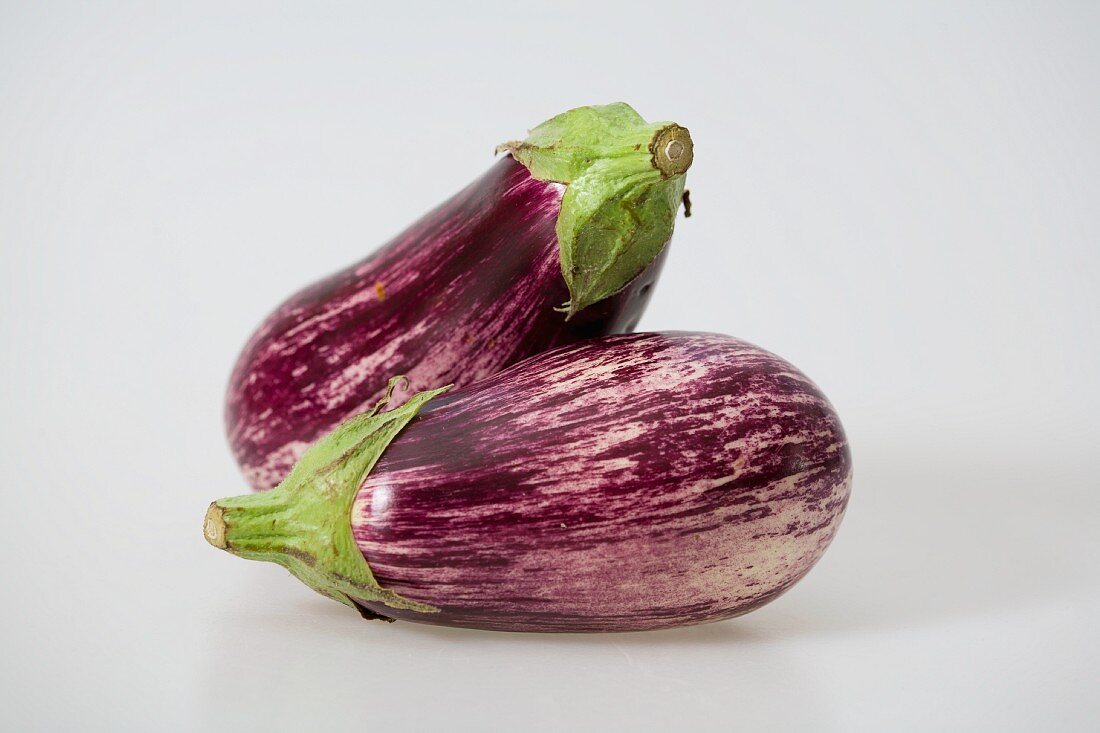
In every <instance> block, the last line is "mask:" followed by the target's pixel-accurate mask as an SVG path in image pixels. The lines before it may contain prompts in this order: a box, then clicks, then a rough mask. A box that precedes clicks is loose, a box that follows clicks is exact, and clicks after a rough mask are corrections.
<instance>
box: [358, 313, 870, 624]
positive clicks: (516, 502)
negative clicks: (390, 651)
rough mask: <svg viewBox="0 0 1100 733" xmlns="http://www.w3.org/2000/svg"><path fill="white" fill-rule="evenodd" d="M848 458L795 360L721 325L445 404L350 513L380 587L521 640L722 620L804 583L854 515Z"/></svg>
mask: <svg viewBox="0 0 1100 733" xmlns="http://www.w3.org/2000/svg"><path fill="white" fill-rule="evenodd" d="M850 485H851V457H850V454H849V450H848V442H847V439H846V438H845V435H844V431H843V428H842V427H841V424H840V420H839V419H838V417H837V415H836V413H835V412H834V410H833V408H832V406H831V405H830V404H829V402H828V400H827V399H826V398H825V396H824V395H823V394H822V393H821V392H820V390H819V389H818V388H817V387H816V386H815V385H814V384H813V383H812V382H811V381H810V380H809V379H807V378H806V377H805V376H804V375H803V374H802V373H800V372H799V371H798V370H797V369H795V368H794V367H793V366H791V364H789V363H787V362H786V361H784V360H783V359H780V358H779V357H777V356H775V355H773V354H771V353H769V352H767V351H764V350H762V349H759V348H757V347H755V346H753V345H751V344H748V343H746V342H744V341H740V340H737V339H734V338H731V337H728V336H721V335H715V334H705V333H643V334H634V335H620V336H611V337H607V338H602V339H595V340H591V341H586V342H582V343H578V344H574V345H570V346H565V347H562V348H560V349H557V350H554V351H551V352H546V353H543V354H540V355H538V356H535V357H533V358H530V359H528V360H526V361H524V362H522V363H520V364H517V365H515V366H513V367H511V368H510V369H507V370H505V371H503V372H501V373H499V374H497V375H496V376H493V377H490V378H488V379H485V380H483V381H480V382H478V383H477V384H475V385H473V386H470V387H468V388H466V389H463V390H456V391H454V392H452V393H449V394H444V395H442V396H440V397H436V398H434V399H432V400H431V401H430V402H429V403H428V404H427V405H426V406H425V407H424V408H423V410H422V411H421V413H420V415H419V416H418V417H416V418H414V419H413V421H412V422H411V423H409V424H408V426H407V427H405V429H404V431H403V432H402V433H400V434H399V435H398V436H397V438H396V439H395V440H394V441H393V442H392V443H391V444H390V445H389V447H388V448H386V450H385V451H384V452H383V454H382V456H381V458H380V460H379V461H378V463H377V464H376V465H375V466H374V468H373V470H371V472H370V473H369V475H368V476H367V477H366V479H365V480H364V481H363V483H362V484H361V486H360V488H359V491H358V493H357V494H356V498H355V501H354V504H353V505H352V511H351V523H352V531H353V534H354V537H355V541H356V543H357V545H358V547H359V549H360V551H361V552H362V554H363V556H364V558H366V560H367V563H368V564H369V565H370V568H371V570H372V571H373V573H374V577H375V578H376V579H377V581H378V583H379V585H380V586H381V587H383V588H385V589H386V590H387V591H393V592H396V593H398V594H399V595H401V596H403V597H405V598H407V599H411V600H413V601H418V602H422V603H426V604H429V605H431V606H435V607H437V608H439V609H440V610H439V611H438V612H435V613H428V612H419V611H411V610H403V609H398V608H392V607H390V606H388V605H385V604H383V603H380V602H363V603H360V604H358V605H360V610H361V611H362V612H364V614H366V615H371V614H377V616H382V617H387V618H396V619H405V620H409V621H416V622H423V623H429V624H438V625H445V626H463V627H474V628H481V629H496V630H510V631H637V630H643V629H659V628H665V627H672V626H681V625H686V624H695V623H703V622H709V621H717V620H719V619H725V618H730V617H733V616H738V615H740V614H743V613H746V612H748V611H751V610H753V609H755V608H758V607H760V606H762V605H764V604H765V603H768V602H769V601H772V600H774V599H775V598H776V597H778V596H779V595H780V594H781V593H783V592H784V591H786V590H787V589H788V588H790V587H791V586H792V585H793V584H794V583H795V582H796V581H798V580H799V579H800V578H801V577H802V576H804V575H805V574H806V572H807V571H809V570H810V568H811V567H812V566H813V565H814V564H815V563H816V562H817V560H818V559H819V558H820V557H821V555H822V553H823V552H824V551H825V549H826V547H827V546H828V545H829V543H830V541H831V540H832V538H833V536H834V534H835V533H836V530H837V527H838V525H839V523H840V521H841V518H842V516H843V514H844V510H845V507H846V505H847V502H848V495H849V490H850Z"/></svg>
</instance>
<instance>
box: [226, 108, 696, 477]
mask: <svg viewBox="0 0 1100 733" xmlns="http://www.w3.org/2000/svg"><path fill="white" fill-rule="evenodd" d="M499 150H500V151H502V152H506V153H508V155H507V156H506V157H505V158H504V159H502V160H500V161H499V162H498V163H497V164H496V165H494V166H493V167H492V168H490V170H489V171H488V172H487V173H486V174H485V175H484V176H482V177H481V178H479V179H478V180H476V181H474V183H472V184H471V185H470V186H468V187H467V188H466V189H464V190H463V191H461V192H459V193H458V194H457V195H456V196H455V197H454V198H452V199H450V200H449V201H447V202H446V203H444V204H443V205H442V206H440V207H439V208H438V209H436V210H435V211H433V212H431V213H429V214H428V215H426V216H425V217H424V218H422V219H421V220H420V221H418V222H416V223H415V224H413V225H412V226H411V227H410V228H409V229H407V230H406V231H405V232H404V233H402V234H400V235H398V236H397V237H396V238H395V239H394V240H392V241H391V242H389V243H388V244H386V245H385V246H383V247H382V248H381V249H379V250H378V251H376V252H375V253H374V254H372V255H370V256H369V257H367V258H366V259H364V260H363V261H361V262H358V263H356V264H354V265H352V266H351V267H348V268H347V269H345V270H342V271H340V272H338V273H336V274H334V275H332V276H330V277H328V278H325V279H324V280H322V281H320V282H318V283H316V284H314V285H311V286H309V287H307V288H306V289H304V290H302V291H301V292H299V293H298V294H296V295H294V296H293V297H291V298H290V299H289V300H287V301H286V302H285V303H283V304H282V305H281V306H279V307H278V308H277V309H276V310H275V311H274V313H272V314H271V315H270V316H269V317H268V318H267V320H266V321H264V323H263V324H262V325H261V326H260V328H259V329H258V330H257V331H256V332H255V333H254V334H253V336H252V337H251V339H250V340H249V341H248V343H247V345H246V346H245V348H244V350H243V352H242V353H241V355H240V356H239V358H238V360H237V363H236V366H235V368H234V370H233V374H232V377H231V378H230V382H229V388H228V392H227V396H226V412H225V415H226V432H227V434H228V438H229V443H230V445H231V447H232V449H233V453H234V455H235V456H236V458H237V461H238V462H239V463H240V465H241V468H242V471H243V473H244V475H245V478H246V479H247V481H248V482H249V483H250V484H251V485H252V487H253V488H255V489H268V488H271V487H272V486H275V485H276V484H277V483H279V481H280V480H281V479H282V478H283V477H284V476H285V475H286V473H287V472H288V471H289V470H290V468H291V466H293V465H294V462H295V461H296V460H297V459H298V458H299V457H300V456H301V454H302V453H303V452H304V450H305V449H306V447H307V446H308V445H309V444H310V443H311V442H313V441H314V440H315V439H317V438H318V437H320V436H321V435H323V434H325V433H327V432H328V431H330V430H331V429H332V428H334V427H335V426H336V425H337V424H338V423H339V422H340V421H341V420H343V419H344V418H347V417H348V416H350V415H354V414H356V413H358V412H360V411H362V410H363V409H364V408H366V407H369V406H370V405H371V404H373V403H374V402H375V401H376V400H378V399H379V398H380V397H381V395H382V394H383V392H384V391H385V387H386V379H387V377H389V376H390V375H392V374H404V375H406V376H407V377H408V380H409V382H410V383H411V385H412V387H413V388H414V389H416V390H425V389H432V388H435V387H439V386H441V385H444V384H456V385H459V386H461V385H465V384H469V383H472V382H474V381H477V380H478V379H482V378H484V377H487V376H489V375H491V374H495V373H496V372H498V371H500V370H501V369H503V368H504V367H506V366H508V365H510V364H513V363H515V362H517V361H519V360H521V359H523V358H525V357H527V356H530V355H532V354H536V353H538V352H540V351H545V350H546V349H548V348H551V347H553V346H556V345H559V344H565V343H570V342H573V341H577V340H579V339H582V338H589V337H593V336H600V335H604V334H608V333H620V332H623V331H633V330H634V327H635V325H636V324H637V321H638V319H639V318H640V317H641V314H642V311H643V309H644V308H645V305H646V303H647V302H648V300H649V296H650V291H651V289H652V285H653V283H654V282H655V281H656V279H657V277H658V275H659V274H660V270H661V267H662V264H663V259H664V252H665V244H666V242H667V241H668V239H669V237H670V236H671V234H672V228H673V222H674V219H675V216H676V212H677V210H678V208H679V206H680V203H681V199H682V198H683V196H684V173H685V172H686V171H687V169H688V167H689V166H690V165H691V162H692V159H693V150H692V143H691V137H690V136H689V134H688V131H687V130H686V129H685V128H683V127H680V126H679V125H675V124H672V123H646V122H645V121H644V120H643V119H642V118H641V117H640V116H638V114H637V113H636V112H635V111H634V110H633V109H631V108H630V107H628V106H627V105H625V104H613V105H608V106H605V107H582V108H579V109H575V110H571V111H569V112H566V113H564V114H561V115H558V116H557V117H554V118H553V119H551V120H548V121H547V122H545V123H543V124H542V125H540V126H538V127H536V128H535V129H534V130H532V131H531V134H530V136H529V137H528V138H527V139H526V140H525V141H522V142H514V143H506V144H504V145H502V146H501V147H500V148H499ZM563 303H565V306H564V307H562V304H563Z"/></svg>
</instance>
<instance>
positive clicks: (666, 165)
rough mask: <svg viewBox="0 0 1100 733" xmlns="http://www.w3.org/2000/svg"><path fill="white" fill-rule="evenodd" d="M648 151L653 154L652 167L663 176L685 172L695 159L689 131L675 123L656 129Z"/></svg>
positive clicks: (667, 176)
mask: <svg viewBox="0 0 1100 733" xmlns="http://www.w3.org/2000/svg"><path fill="white" fill-rule="evenodd" d="M649 152H650V153H651V154H652V155H653V167H654V168H656V169H657V170H659V171H661V175H662V176H663V177H664V178H671V177H672V176H677V175H680V174H681V173H686V172H687V169H688V168H690V167H691V163H692V161H693V160H694V159H695V147H694V145H693V144H692V142H691V133H689V132H688V129H687V128H686V127H681V126H680V125H677V124H671V125H667V126H665V127H662V128H661V129H660V130H658V131H657V132H656V133H655V134H654V135H653V139H652V140H650V142H649Z"/></svg>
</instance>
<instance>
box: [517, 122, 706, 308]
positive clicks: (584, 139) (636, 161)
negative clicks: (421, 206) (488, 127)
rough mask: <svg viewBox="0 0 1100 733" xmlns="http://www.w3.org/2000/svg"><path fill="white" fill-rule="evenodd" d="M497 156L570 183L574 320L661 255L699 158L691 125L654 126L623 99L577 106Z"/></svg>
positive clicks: (567, 246)
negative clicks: (688, 176)
mask: <svg viewBox="0 0 1100 733" xmlns="http://www.w3.org/2000/svg"><path fill="white" fill-rule="evenodd" d="M497 151H498V152H501V151H507V152H508V153H510V154H511V155H512V157H513V158H515V159H516V160H517V161H519V162H520V163H522V164H523V165H525V166H526V167H527V169H528V170H529V171H530V172H531V175H532V176H533V177H535V178H537V179H539V180H542V181H555V182H557V183H563V184H565V186H566V191H565V195H564V196H563V197H562V205H561V212H560V213H559V215H558V221H557V235H558V246H559V248H560V252H561V267H562V275H563V276H564V278H565V282H566V285H568V287H569V295H570V300H569V303H568V304H566V307H565V310H566V311H567V316H566V317H567V318H571V317H572V316H573V315H574V314H575V313H577V312H578V311H580V310H581V309H583V308H585V307H587V306H589V305H591V304H592V303H596V302H598V301H600V300H603V299H604V298H607V297H609V296H611V295H613V294H615V293H616V292H618V291H619V290H621V289H622V288H624V287H625V286H626V285H627V283H629V282H630V281H631V280H633V279H634V278H635V277H636V276H637V275H638V274H639V273H640V272H641V271H642V270H644V269H645V268H646V267H647V266H648V265H649V263H651V262H652V261H653V260H654V258H656V257H657V255H658V254H659V253H660V251H661V249H662V248H663V247H664V245H665V243H666V242H667V241H668V239H669V237H671V236H672V229H673V226H674V224H675V220H676V212H677V211H678V210H679V207H680V202H681V199H682V197H683V190H684V174H685V173H686V172H687V170H688V168H690V167H691V163H692V161H693V160H694V147H693V145H692V141H691V135H690V134H689V133H688V131H687V128H684V127H681V126H680V125H677V124H675V123H672V122H655V123H649V122H646V121H645V120H644V119H642V117H641V116H640V115H639V114H638V113H637V112H635V111H634V110H633V109H632V108H631V107H630V106H629V105H626V104H623V103H621V102H620V103H618V104H609V105H606V106H603V107H578V108H577V109H573V110H569V111H568V112H564V113H562V114H560V115H558V116H557V117H553V118H551V119H549V120H547V121H546V122H544V123H542V124H541V125H539V126H538V127H536V128H535V129H533V130H531V133H530V134H529V135H528V137H527V139H526V140H522V141H513V142H508V143H504V144H503V145H501V146H499V147H498V148H497Z"/></svg>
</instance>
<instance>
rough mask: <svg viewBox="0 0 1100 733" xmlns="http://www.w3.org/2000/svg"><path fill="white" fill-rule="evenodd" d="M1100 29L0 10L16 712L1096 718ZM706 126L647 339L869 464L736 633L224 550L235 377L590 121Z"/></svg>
mask: <svg viewBox="0 0 1100 733" xmlns="http://www.w3.org/2000/svg"><path fill="white" fill-rule="evenodd" d="M1098 37H1100V7H1098V6H1097V5H1095V4H1091V3H1066V2H1061V3H1054V2H1052V3H924V4H920V5H919V7H914V8H905V7H903V6H902V5H900V4H898V3H831V4H826V3H797V4H794V3H770V4H764V3H729V4H727V3H717V2H715V3H691V2H683V3H652V4H647V3H637V2H632V3H617V4H604V3H598V2H583V3H570V2H556V3H540V4H530V5H528V4H524V3H518V2H517V3H508V4H501V5H498V6H494V4H492V3H479V4H471V5H468V6H465V7H463V6H460V5H458V4H453V3H446V4H443V3H440V4H438V5H435V4H417V3H398V4H373V3H343V4H332V3H269V2H257V3H223V2H217V3H207V2H191V3H174V4H172V3H164V4H161V3H140V2H135V3H112V2H101V3H78V2H71V3H58V2H17V3H12V2H0V308H2V311H0V349H2V359H0V385H3V391H2V394H3V408H2V411H0V421H2V422H0V445H2V446H3V448H2V456H3V459H2V460H3V473H2V476H3V478H2V483H0V508H2V511H0V516H2V517H3V528H2V530H0V551H2V556H3V558H4V562H3V571H2V578H3V582H2V585H0V588H2V592H3V604H2V607H0V640H2V649H3V653H2V655H0V728H4V729H6V730H87V731H91V730H199V729H202V730H211V731H213V730H235V731H248V730H325V731H339V730H374V731H378V730H382V729H383V728H385V729H389V730H449V731H482V730H494V729H500V730H532V731H543V730H545V731H557V730H600V731H605V730H616V729H627V728H630V729H634V730H731V729H741V730H809V729H813V730H820V731H831V730H868V731H882V730H891V731H904V730H913V731H929V730H972V731H977V730H997V731H1008V730H1021V731H1030V730H1039V729H1046V730H1067V731H1068V730H1096V728H1097V716H1098V714H1100V703H1098V697H1097V695H1096V694H1095V692H1096V691H1095V684H1096V669H1097V664H1098V663H1100V632H1098V631H1097V626H1096V619H1097V617H1098V616H1100V583H1098V574H1097V569H1096V563H1097V559H1098V556H1100V546H1098V534H1097V519H1098V512H1100V482H1098V479H1097V473H1096V468H1095V463H1096V451H1097V442H1098V441H1097V427H1098V426H1097V420H1096V414H1097V408H1098V407H1100V404H1098V402H1100V400H1098V393H1100V390H1098V386H1097V382H1098V375H1100V351H1098V345H1097V326H1096V323H1097V318H1098V316H1100V301H1098V297H1097V294H1096V291H1097V283H1098V279H1100V254H1098V247H1100V216H1098V213H1097V212H1098V210H1100V205H1098V202H1100V144H1098V131H1100V103H1098V96H1097V90H1098V89H1100V45H1098V44H1097V42H1096V40H1097V38H1098ZM617 100H622V101H627V102H629V103H630V104H632V105H634V106H635V107H636V108H637V109H638V110H639V111H640V112H641V113H642V114H643V115H644V116H646V117H647V118H649V119H674V120H676V121H678V122H680V123H682V124H684V125H686V126H688V127H689V128H690V129H691V131H692V135H693V137H694V139H695V142H696V161H695V166H694V168H693V169H692V170H691V172H690V174H689V176H688V187H689V188H690V190H691V193H692V200H693V202H694V214H693V216H692V217H691V218H690V219H686V220H685V219H681V220H680V221H679V224H678V228H677V232H676V236H675V239H674V244H673V250H672V252H671V257H670V260H669V264H668V267H667V269H666V271H665V275H664V278H663V280H662V282H661V283H660V284H659V286H658V288H657V292H656V295H655V297H654V300H653V303H652V305H651V307H650V309H649V312H648V314H647V315H646V317H645V318H644V319H643V320H642V323H641V328H643V329H646V330H660V329H694V330H713V331H722V332H726V333H731V334H734V335H737V336H741V337H744V338H747V339H749V340H751V341H753V342H755V343H757V344H759V345H761V346H764V347H766V348H768V349H770V350H772V351H775V352H777V353H779V354H781V355H783V356H784V357H786V358H787V359H790V360H791V361H793V362H794V363H795V364H797V365H798V366H799V367H800V368H802V369H803V370H804V371H805V372H806V373H807V374H809V375H810V376H811V377H813V378H814V379H815V380H816V381H817V382H818V384H819V385H820V386H821V387H822V389H823V390H824V391H825V392H826V393H827V394H828V395H829V396H830V398H831V399H832V401H833V402H834V404H835V405H836V407H837V409H838V411H839V413H840V415H841V416H842V418H843V419H844V421H845V425H846V428H847V430H848V432H849V436H850V438H851V441H852V450H853V456H854V462H855V483H854V490H853V494H852V501H851V504H850V508H849V513H848V516H847V518H846V520H845V523H844V525H843V526H842V527H841V530H840V533H839V535H838V537H837V540H836V542H835V544H834V546H833V547H832V548H831V550H830V551H829V552H828V553H827V554H826V555H825V558H824V559H823V561H822V562H821V563H820V565H819V566H818V567H817V568H816V569H815V570H814V571H813V572H812V573H811V574H810V575H809V576H808V577H807V578H806V579H805V580H804V581H803V582H802V583H800V584H799V585H797V586H796V587H795V588H794V589H793V590H792V591H791V592H789V593H788V594H787V595H785V596H783V597H782V598H781V599H779V600H777V601H776V602H775V603H773V604H772V605H770V606H768V607H766V608H764V609H762V610H760V611H758V612H755V613H753V614H751V615H749V616H746V617H743V618H740V619H736V620H733V621H728V622H724V623H720V624H714V625H710V626H704V627H697V628H690V629H681V630H674V631H668V632H661V633H649V634H631V635H618V636H614V635H603V636H539V635H532V636H524V635H515V634H511V635H509V634H494V633H486V632H473V631H463V630H449V629H435V628H430V627H418V626H414V625H408V624H394V625H392V626H391V625H385V624H378V623H366V622H363V621H361V620H360V619H359V618H358V616H357V615H356V614H354V613H352V612H350V611H349V610H348V609H346V608H344V607H342V606H340V605H338V604H335V603H332V602H330V601H327V600H325V599H323V598H321V597H320V596H316V595H314V594H313V593H312V592H311V591H309V590H308V589H307V588H305V587H304V586H302V585H301V584H300V583H298V582H296V581H294V580H293V579H291V578H289V577H287V574H286V572H285V571H283V570H282V569H280V568H278V567H276V566H273V565H261V564H257V563H247V562H243V561H240V560H237V559H235V558H231V557H229V556H227V555H225V554H223V553H219V552H216V551H214V550H213V549H212V548H210V547H209V546H207V545H206V543H205V542H204V541H203V538H202V533H201V524H202V516H203V513H204V511H205V508H206V505H207V503H208V502H209V501H210V500H212V499H214V498H216V497H219V496H225V495H229V494H234V493H239V492H241V491H242V490H243V489H244V485H243V483H242V481H241V479H240V477H239V474H238V473H237V470H236V466H235V465H234V463H233V461H232V459H231V457H230V455H229V452H228V450H227V448H226V445H225V442H224V438H223V435H222V423H221V406H222V397H223V390H224V387H225V384H226V380H227V377H228V373H229V369H230V367H231V366H232V363H233V360H234V358H235V356H236V354H237V352H238V349H239V348H240V347H241V345H242V344H243V342H244V339H245V338H246V337H247V336H248V334H249V333H250V331H251V330H252V329H253V328H254V327H255V325H256V324H257V323H258V322H259V320H260V319H261V318H262V317H263V316H264V315H265V314H266V313H267V312H268V311H269V310H270V309H271V308H272V307H273V306H274V305H275V304H276V303H277V302H278V301H280V300H281V299H282V298H284V297H285V296H286V295H288V294H289V293H291V292H292V291H294V290H295V289H297V288H298V287H300V286H302V285H304V284H306V283H308V282H310V281H311V280H313V279H315V278H317V277H319V276H322V275H324V274H326V273H328V272H330V271H332V270H335V269H338V268H340V267H343V266H344V265H346V264H348V263H350V262H352V261H354V260H356V259H358V258H360V257H362V256H364V255H365V254H367V253H368V252H369V251H371V250H372V249H373V248H375V247H376V246H378V245H380V244H381V243H383V242H384V241H386V240H387V239H388V238H389V237H391V236H393V235H394V234H396V233H397V232H399V231H400V230H401V229H403V228H404V227H405V226H406V225H408V224H409V223H411V222H413V221H414V220H415V219H416V218H417V217H419V216H420V215H421V214H423V213H425V212H426V211H427V210H428V209H429V208H431V207H433V206H435V205H436V204H437V203H439V202H440V201H442V200H443V199H444V198H445V197H447V196H449V195H451V194H452V193H454V192H455V191H457V190H458V189H459V188H461V187H462V186H464V185H465V184H466V183H467V182H469V181H470V180H472V179H473V178H474V177H475V176H477V175H479V174H480V173H481V172H482V171H483V170H485V169H486V168H487V167H489V166H490V165H491V164H492V162H493V156H492V150H493V147H494V146H495V145H496V144H497V143H499V142H501V141H503V140H508V139H513V138H515V137H517V136H521V135H523V133H524V131H525V130H526V129H527V128H529V127H531V126H533V125H535V124H537V123H538V122H540V121H542V120H543V119H545V118H547V117H549V116H551V115H553V114H556V113H557V112H560V111H562V110H564V109H567V108H570V107H573V106H577V105H580V104H598V103H606V102H611V101H617Z"/></svg>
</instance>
